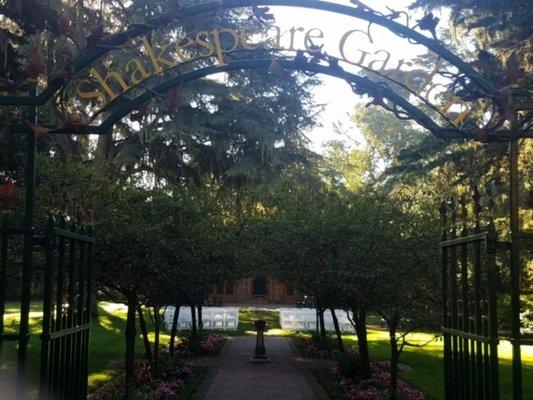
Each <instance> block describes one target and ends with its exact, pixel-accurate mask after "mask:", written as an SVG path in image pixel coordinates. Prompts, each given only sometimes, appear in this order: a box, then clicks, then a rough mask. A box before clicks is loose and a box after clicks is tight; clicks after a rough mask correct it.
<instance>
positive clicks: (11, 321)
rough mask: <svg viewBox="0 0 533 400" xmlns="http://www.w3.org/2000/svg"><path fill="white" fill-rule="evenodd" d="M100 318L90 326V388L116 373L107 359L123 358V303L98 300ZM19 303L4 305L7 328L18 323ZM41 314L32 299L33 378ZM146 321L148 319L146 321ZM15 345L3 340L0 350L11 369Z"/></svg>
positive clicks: (3, 365)
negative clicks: (2, 347)
mask: <svg viewBox="0 0 533 400" xmlns="http://www.w3.org/2000/svg"><path fill="white" fill-rule="evenodd" d="M98 310H99V318H98V322H95V323H94V324H93V326H92V329H91V340H90V356H89V391H91V390H93V389H95V388H96V387H98V386H100V385H101V384H102V383H104V382H105V381H106V380H108V379H109V378H110V377H111V376H112V375H113V374H114V373H116V371H115V369H114V368H113V366H110V365H108V364H109V362H110V361H114V360H119V359H122V358H124V350H125V349H124V329H125V327H126V307H125V306H124V305H120V304H114V303H107V302H100V303H99V306H98ZM17 311H18V304H16V303H8V304H7V305H6V316H5V318H4V320H5V324H6V331H7V332H16V329H17V326H18V314H17ZM41 318H42V312H41V303H40V302H33V303H32V305H31V312H30V324H31V333H32V335H31V339H30V345H29V348H28V358H29V363H28V365H29V368H28V373H29V376H30V377H31V378H33V381H36V377H37V374H38V372H39V352H40V343H39V338H38V334H39V333H40V323H41ZM148 322H149V321H148ZM161 339H162V342H163V343H165V342H166V341H168V335H166V334H163V335H162V338H161ZM142 349H143V346H142V340H141V336H140V335H139V337H138V340H137V346H136V350H137V353H138V354H139V355H140V354H141V352H142ZM15 360H16V345H15V343H11V342H6V343H5V344H4V349H3V352H2V359H1V361H0V368H1V369H2V370H6V369H7V370H11V371H14V370H15V368H16V365H15Z"/></svg>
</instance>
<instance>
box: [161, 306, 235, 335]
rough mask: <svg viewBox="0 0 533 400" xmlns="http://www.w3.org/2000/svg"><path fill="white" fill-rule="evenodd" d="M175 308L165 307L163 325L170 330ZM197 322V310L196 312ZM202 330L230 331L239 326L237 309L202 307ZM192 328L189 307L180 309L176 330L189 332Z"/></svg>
mask: <svg viewBox="0 0 533 400" xmlns="http://www.w3.org/2000/svg"><path fill="white" fill-rule="evenodd" d="M175 311H176V308H175V307H167V309H166V311H165V324H166V326H167V328H168V329H169V330H170V329H171V328H172V321H173V320H174V313H175ZM196 320H197V321H198V310H197V311H196ZM202 323H203V329H206V330H221V331H232V330H236V329H237V327H238V326H239V309H238V308H236V307H203V308H202ZM191 327H192V315H191V308H190V307H181V308H180V312H179V316H178V330H189V329H191Z"/></svg>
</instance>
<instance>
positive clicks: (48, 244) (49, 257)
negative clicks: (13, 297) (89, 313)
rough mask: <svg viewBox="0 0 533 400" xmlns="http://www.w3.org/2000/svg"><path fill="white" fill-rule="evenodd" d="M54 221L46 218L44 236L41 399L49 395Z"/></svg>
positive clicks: (53, 274) (53, 276) (51, 218)
mask: <svg viewBox="0 0 533 400" xmlns="http://www.w3.org/2000/svg"><path fill="white" fill-rule="evenodd" d="M54 227H55V221H54V218H53V217H52V216H50V217H49V219H48V224H47V226H46V231H45V234H44V235H45V236H44V246H45V251H46V260H45V265H44V293H43V331H42V333H41V370H40V382H39V393H40V395H41V397H42V398H43V399H46V398H48V396H49V393H50V391H49V387H48V375H49V373H50V359H49V355H50V342H51V341H50V332H51V322H52V311H53V308H52V301H53V299H52V294H53V291H54V287H53V286H54V278H55V265H54V261H55V233H54Z"/></svg>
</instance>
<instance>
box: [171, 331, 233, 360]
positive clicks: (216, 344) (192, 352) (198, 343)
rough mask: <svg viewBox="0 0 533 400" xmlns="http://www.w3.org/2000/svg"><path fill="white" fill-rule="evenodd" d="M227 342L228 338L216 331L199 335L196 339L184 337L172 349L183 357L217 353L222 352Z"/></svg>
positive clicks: (178, 355) (173, 352)
mask: <svg viewBox="0 0 533 400" xmlns="http://www.w3.org/2000/svg"><path fill="white" fill-rule="evenodd" d="M225 342H226V338H225V337H224V336H222V335H219V334H216V333H212V334H209V335H207V336H205V337H199V338H198V339H196V340H191V339H190V338H188V337H183V338H181V340H180V341H179V342H178V343H177V344H176V346H175V347H174V349H173V350H172V354H173V355H174V356H176V357H181V358H185V357H194V356H209V355H216V354H218V353H219V352H220V350H221V349H222V347H223V346H224V343H225Z"/></svg>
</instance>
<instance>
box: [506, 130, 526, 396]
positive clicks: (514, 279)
mask: <svg viewBox="0 0 533 400" xmlns="http://www.w3.org/2000/svg"><path fill="white" fill-rule="evenodd" d="M513 125H515V123H513ZM518 150H519V149H518V140H513V141H512V142H511V143H510V146H509V176H510V207H509V210H510V221H511V223H510V228H511V260H510V261H511V309H512V316H511V344H512V346H513V399H514V400H522V398H523V391H522V355H521V350H520V345H521V334H520V247H519V242H520V215H519V209H520V194H519V193H520V191H519V180H518Z"/></svg>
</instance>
